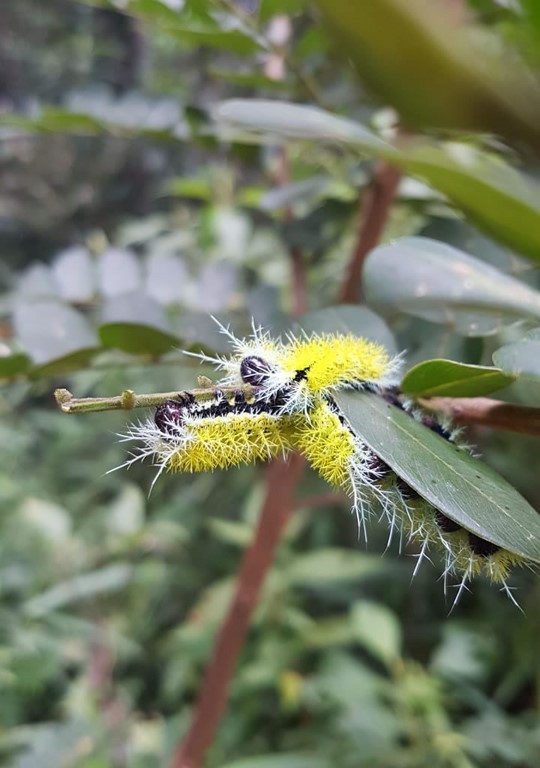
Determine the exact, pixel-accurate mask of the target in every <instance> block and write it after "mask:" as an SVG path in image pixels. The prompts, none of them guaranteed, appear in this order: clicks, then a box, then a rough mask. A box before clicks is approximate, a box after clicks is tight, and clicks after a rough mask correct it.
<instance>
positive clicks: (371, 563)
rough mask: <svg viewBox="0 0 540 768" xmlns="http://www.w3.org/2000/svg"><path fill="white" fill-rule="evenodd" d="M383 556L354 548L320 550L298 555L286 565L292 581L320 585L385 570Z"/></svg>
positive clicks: (288, 578)
mask: <svg viewBox="0 0 540 768" xmlns="http://www.w3.org/2000/svg"><path fill="white" fill-rule="evenodd" d="M384 567H385V566H384V563H383V561H382V560H381V559H380V557H375V556H374V555H366V554H363V553H361V552H356V551H355V550H352V549H337V548H331V547H329V548H327V549H318V550H314V551H312V552H309V553H308V554H305V555H299V556H298V557H296V559H295V560H294V562H293V563H291V565H290V566H289V567H288V568H287V572H286V580H287V581H288V583H289V584H295V585H301V586H304V587H306V586H307V587H312V586H313V587H314V586H317V587H321V586H323V587H324V586H325V585H327V584H328V585H329V584H334V583H336V582H337V583H339V582H341V581H356V580H357V579H362V578H365V577H371V576H373V574H377V573H380V572H381V571H382V570H383V569H384Z"/></svg>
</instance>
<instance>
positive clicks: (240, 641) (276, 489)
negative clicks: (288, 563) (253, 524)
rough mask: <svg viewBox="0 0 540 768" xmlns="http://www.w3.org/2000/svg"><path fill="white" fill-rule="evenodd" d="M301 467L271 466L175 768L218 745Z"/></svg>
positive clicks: (198, 760)
mask: <svg viewBox="0 0 540 768" xmlns="http://www.w3.org/2000/svg"><path fill="white" fill-rule="evenodd" d="M302 467H303V460H302V458H301V457H300V456H298V455H296V454H294V455H293V456H291V458H290V459H289V460H288V461H284V460H281V459H280V460H275V461H273V462H272V463H271V464H270V466H269V468H268V473H267V490H266V498H265V500H264V503H263V507H262V510H261V514H260V518H259V524H258V527H257V531H256V533H255V538H254V539H253V541H252V543H251V546H250V547H249V549H248V550H247V551H246V553H245V555H244V559H243V561H242V565H241V567H240V571H239V573H238V578H237V582H236V590H235V594H234V597H233V600H232V603H231V605H230V607H229V610H228V613H227V616H226V618H225V621H224V623H223V625H222V626H221V629H220V631H219V634H218V637H217V640H216V644H215V647H214V653H213V657H212V659H211V661H210V663H209V665H208V667H207V668H206V672H205V675H204V679H203V683H202V686H201V688H200V690H199V698H198V700H197V704H196V705H195V711H194V714H193V720H192V723H191V726H190V728H189V731H188V732H187V735H186V736H185V738H184V739H183V741H182V742H181V744H180V745H179V747H178V749H177V751H176V752H175V754H174V756H173V760H172V763H171V768H199V766H201V765H202V764H203V761H204V757H205V754H206V752H207V750H208V748H209V747H210V746H211V744H212V743H213V740H214V736H215V733H216V730H217V728H218V726H219V723H220V721H221V718H222V716H223V713H224V711H225V707H226V705H227V699H228V695H229V688H230V682H231V679H232V676H233V674H234V670H235V667H236V664H237V661H238V657H239V655H240V652H241V650H242V647H243V645H244V640H245V637H246V634H247V631H248V627H249V623H250V620H251V616H252V613H253V611H254V609H255V607H256V605H257V601H258V598H259V594H260V591H261V587H262V585H263V582H264V578H265V576H266V574H267V572H268V570H269V568H270V566H271V564H272V560H273V558H274V554H275V551H276V548H277V546H278V544H279V542H280V540H281V537H282V534H283V530H284V528H285V526H286V524H287V522H288V520H289V517H290V513H291V510H292V509H293V506H294V504H293V496H294V490H295V487H296V485H297V482H298V480H299V478H300V474H301V471H302Z"/></svg>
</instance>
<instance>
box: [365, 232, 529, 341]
mask: <svg viewBox="0 0 540 768" xmlns="http://www.w3.org/2000/svg"><path fill="white" fill-rule="evenodd" d="M390 276H391V279H390ZM364 288H365V293H366V296H367V298H368V301H369V302H370V303H372V304H374V305H375V306H379V307H381V308H383V309H384V310H385V311H386V312H388V311H393V312H396V311H399V310H401V311H403V312H407V313H409V314H411V315H415V316H417V317H423V318H424V319H426V320H430V321H432V322H435V323H443V324H446V325H449V326H451V327H452V328H455V329H456V330H458V331H459V332H460V333H462V334H464V335H467V336H485V335H487V334H490V333H494V332H495V331H496V330H497V329H498V328H499V327H500V326H501V325H502V323H503V322H504V321H506V322H511V321H513V320H515V319H518V318H519V319H521V318H523V317H524V316H529V317H534V318H538V317H540V294H539V293H538V292H536V291H534V290H532V289H531V288H529V287H528V286H526V285H524V284H523V283H521V282H520V281H519V280H516V279H515V278H513V277H510V276H509V275H505V274H504V273H502V272H499V271H498V270H497V269H495V268H494V267H492V266H490V265H489V264H486V263H485V262H482V261H480V260H479V259H475V258H473V257H472V256H469V255H468V254H466V253H463V251H459V250H458V249H457V248H452V247H451V246H449V245H446V244H445V243H439V242H437V241H436V240H430V239H429V238H423V237H403V238H401V239H399V240H394V241H393V242H391V243H389V244H388V245H381V246H379V247H378V248H375V250H373V251H372V252H371V253H370V255H369V256H368V258H367V260H366V263H365V267H364Z"/></svg>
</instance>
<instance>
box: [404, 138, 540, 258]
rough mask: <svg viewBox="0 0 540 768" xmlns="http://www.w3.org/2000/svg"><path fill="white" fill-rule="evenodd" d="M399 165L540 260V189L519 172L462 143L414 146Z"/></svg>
mask: <svg viewBox="0 0 540 768" xmlns="http://www.w3.org/2000/svg"><path fill="white" fill-rule="evenodd" d="M398 164H399V165H400V166H401V167H402V168H403V169H404V170H406V171H407V172H408V173H410V174H411V175H413V176H416V177H418V178H421V179H424V180H425V181H427V183H428V184H430V185H431V186H432V187H435V189H438V190H439V191H440V192H443V193H444V194H445V195H446V196H447V197H448V198H449V199H450V200H451V201H452V202H453V203H455V205H457V206H458V207H459V208H460V209H461V210H462V211H463V212H464V213H465V214H466V216H467V218H468V219H469V220H470V221H472V222H473V223H474V224H476V225H477V226H478V227H479V228H481V229H483V230H484V231H485V232H487V233H488V234H490V235H491V236H493V237H494V238H496V239H497V240H500V241H501V242H502V243H506V245H508V246H510V247H511V248H514V249H515V250H517V251H519V252H520V253H524V254H526V255H527V256H528V257H529V258H531V259H533V260H534V261H536V262H538V261H540V187H539V186H538V184H535V183H533V182H532V181H531V180H530V179H528V178H527V177H525V176H524V175H523V174H520V173H519V172H518V171H516V170H515V168H512V167H511V166H510V165H508V164H506V163H504V162H503V161H502V160H501V159H500V158H498V157H495V156H494V155H490V154H488V153H487V152H481V151H480V150H478V149H476V148H474V147H471V146H469V145H467V144H457V143H448V144H441V145H439V146H430V145H427V144H425V145H419V146H417V147H414V146H413V147H412V148H411V149H407V150H405V151H404V152H403V153H402V156H401V159H400V160H399V161H398Z"/></svg>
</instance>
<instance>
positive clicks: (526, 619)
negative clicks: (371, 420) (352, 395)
mask: <svg viewBox="0 0 540 768" xmlns="http://www.w3.org/2000/svg"><path fill="white" fill-rule="evenodd" d="M349 5H351V6H352V8H349V7H348V6H349ZM365 5H371V6H373V10H369V9H365V8H364V6H365ZM430 5H431V7H430V9H429V12H428V11H427V10H426V9H427V6H425V5H424V4H423V3H422V2H421V0H414V2H412V1H411V2H408V3H405V2H398V0H381V1H380V2H378V3H372V4H360V3H359V4H349V3H345V2H341V1H338V0H333V2H332V3H327V2H325V1H323V0H321V2H320V3H318V4H315V5H313V4H311V3H308V2H304V1H303V0H294V2H293V0H242V1H240V0H236V1H234V0H232V1H229V0H110V1H109V2H107V1H106V0H104V1H103V2H99V1H98V0H96V1H95V2H67V0H50V2H48V3H46V4H44V3H41V2H39V0H5V1H4V2H3V3H2V4H1V6H0V61H1V67H0V168H1V173H0V247H1V252H2V257H3V259H2V264H1V266H0V286H1V290H2V294H1V296H0V313H1V318H0V351H1V355H2V356H1V357H0V378H1V379H2V380H3V384H2V388H1V389H0V410H1V413H2V421H1V424H0V432H1V440H0V467H1V470H0V617H1V620H0V690H1V695H0V761H1V763H2V764H5V765H9V766H16V767H17V768H32V767H33V766H39V767H40V768H49V767H50V768H55V767H56V766H74V767H75V766H88V767H89V768H121V767H122V766H130V767H131V766H133V768H147V767H148V768H149V767H150V766H161V765H167V764H169V761H170V760H171V759H173V755H176V758H174V760H175V763H174V764H175V765H177V766H180V765H183V766H192V765H195V764H197V763H195V762H193V761H192V762H189V760H188V758H187V757H186V756H185V755H183V754H182V753H181V748H180V749H179V747H178V746H177V745H178V744H179V743H180V741H181V738H182V737H183V736H184V735H185V734H188V733H189V732H190V731H189V729H190V718H191V715H192V711H193V706H194V703H195V701H196V698H197V693H198V691H199V688H200V685H201V677H202V674H203V670H204V668H205V666H206V665H207V662H208V660H209V659H210V658H211V656H212V648H213V644H214V639H215V637H216V632H217V631H218V627H219V626H220V624H221V622H222V620H223V619H224V617H225V615H226V613H227V609H228V605H229V601H230V599H231V596H232V594H233V586H234V574H235V572H236V570H237V568H238V564H239V562H240V560H241V558H242V553H243V552H244V551H246V550H248V548H249V546H250V543H251V542H252V541H253V537H254V532H255V529H256V524H257V519H258V516H259V512H260V509H261V507H264V499H265V495H266V498H268V494H267V490H266V482H265V472H266V470H265V468H264V467H248V468H241V469H237V470H234V471H230V472H227V473H223V472H216V473H213V474H208V475H200V476H189V477H187V476H174V477H170V476H166V477H162V478H161V480H160V482H159V483H157V484H156V486H155V488H154V490H153V493H152V495H151V496H149V495H148V492H149V489H150V484H151V480H152V476H153V470H152V469H151V468H150V467H149V466H148V465H145V466H142V465H136V466H133V467H132V468H131V470H130V472H129V473H127V472H126V471H125V470H121V471H118V472H115V473H112V474H107V473H108V470H110V469H111V468H113V467H116V466H118V465H120V464H121V463H122V462H123V461H124V460H125V449H124V447H122V446H120V445H119V444H118V442H117V438H116V436H115V433H117V432H121V431H124V430H125V428H126V423H127V422H128V421H129V420H130V416H129V415H126V414H124V413H107V414H95V415H87V416H79V417H66V416H62V415H61V414H60V413H59V412H58V411H57V410H56V409H55V407H54V403H53V400H52V392H53V390H54V388H55V387H58V386H69V388H70V389H71V390H72V391H73V392H75V393H76V394H77V395H78V396H85V395H88V396H90V395H114V394H117V393H119V392H120V391H122V390H123V389H125V388H130V389H134V390H136V391H137V392H139V391H140V392H145V391H146V392H151V391H163V390H165V391H168V390H173V389H181V388H184V387H190V386H193V385H194V384H195V382H196V377H197V376H198V375H200V374H201V373H208V370H207V369H206V368H204V367H200V366H199V365H198V364H195V363H194V362H193V361H192V360H191V359H189V358H186V357H184V356H183V355H182V354H181V353H180V351H179V350H181V349H197V350H198V349H200V348H201V347H202V348H205V349H209V350H210V349H211V350H216V351H218V352H225V351H226V345H225V344H224V339H223V337H222V336H220V335H219V333H218V332H217V330H216V327H215V325H214V324H213V323H212V321H211V320H210V318H209V315H210V314H214V315H216V316H218V317H219V319H220V320H221V321H222V322H224V323H230V324H231V325H232V327H233V328H234V329H235V330H236V331H237V332H238V333H240V334H242V333H245V332H247V331H249V327H250V322H251V318H254V320H255V322H257V323H261V324H262V325H264V326H265V327H267V328H270V329H271V330H272V331H273V333H276V334H277V333H279V332H281V331H283V330H286V329H288V328H291V327H292V326H294V324H295V322H297V320H298V318H299V317H300V316H301V320H300V322H301V323H302V325H303V326H304V327H305V328H307V329H315V330H321V329H325V330H344V329H349V330H352V331H353V332H355V333H359V334H366V335H371V336H376V337H377V338H382V339H383V340H384V341H385V343H387V345H388V346H389V347H390V348H393V349H396V350H397V349H406V350H407V369H410V368H412V367H413V366H414V365H415V364H418V363H421V362H423V361H426V360H430V359H433V358H451V359H453V360H456V361H459V362H460V363H465V364H471V365H483V366H489V369H486V370H487V371H488V373H489V377H491V378H490V379H489V381H490V383H488V384H487V385H486V384H485V379H482V380H480V379H481V377H477V376H476V374H475V370H478V369H471V368H467V369H465V368H463V369H460V371H461V372H459V373H458V374H455V372H454V373H453V374H452V376H453V378H452V377H450V375H449V374H448V372H447V371H446V370H445V371H441V369H440V368H437V367H435V369H434V370H433V369H431V370H429V371H428V373H427V374H425V373H424V374H423V378H422V377H421V378H420V381H419V379H418V376H417V377H416V379H415V378H414V377H413V376H412V374H410V377H409V385H410V388H409V391H410V392H411V394H413V395H415V396H421V395H426V394H449V395H459V396H462V395H465V396H474V395H485V394H488V393H490V392H491V391H492V390H495V389H497V388H500V387H502V386H503V385H508V382H509V381H510V380H512V382H513V383H512V384H511V385H510V386H506V388H505V389H502V390H500V393H498V394H497V397H500V398H501V399H502V400H503V401H506V402H509V403H514V404H518V405H523V406H532V407H540V386H539V383H538V379H539V377H540V352H539V349H540V336H539V335H538V334H539V331H538V329H537V326H538V325H540V323H539V317H540V294H539V293H538V288H539V287H540V280H539V271H538V268H537V266H535V264H538V261H539V259H540V235H539V233H540V192H539V188H538V185H537V180H536V176H537V175H538V158H539V156H540V138H539V130H538V126H539V125H540V121H539V120H537V117H538V112H539V111H540V100H539V99H538V78H537V75H538V72H537V70H536V69H535V68H536V67H537V66H538V62H539V53H538V52H539V50H540V20H539V14H538V10H537V5H536V3H535V0H521V2H519V1H518V0H516V2H512V3H509V2H497V1H496V0H471V2H470V3H469V4H467V3H466V2H457V3H456V2H450V0H448V1H447V2H442V0H441V2H438V3H431V4H430ZM439 11H440V14H441V15H439ZM445 13H446V14H448V16H447V17H445V16H444V15H443V14H445ZM431 14H433V16H432V15H431ZM454 26H455V29H454ZM442 31H444V34H442ZM344 51H345V52H346V53H347V54H348V59H347V60H345V59H343V58H342V53H343V52H344ZM358 73H359V74H360V80H358V79H357V74H358ZM231 100H232V101H231ZM270 100H271V102H270ZM298 105H304V106H303V107H302V106H298ZM313 108H317V110H319V111H317V112H314V111H313ZM353 121H354V122H353ZM413 132H414V133H413ZM412 236H415V237H412ZM418 236H420V237H422V238H430V239H419V238H418ZM396 238H404V239H398V240H396ZM379 239H380V240H381V241H382V242H383V243H385V244H386V245H383V246H382V247H380V248H378V249H376V250H375V251H372V250H371V249H372V248H373V247H374V246H375V245H376V244H377V242H378V241H379ZM435 240H436V241H438V242H437V243H436V242H434V241H435ZM445 246H451V247H452V249H453V250H448V248H446V247H445ZM370 251H371V254H370V256H369V259H368V260H367V261H365V257H366V255H367V254H368V252H370ZM471 256H472V257H473V258H472V259H471V258H470V257H471ZM486 265H488V266H487V267H486ZM361 296H364V298H365V300H366V301H367V303H368V304H369V308H368V306H367V305H362V306H359V305H358V304H357V303H356V302H357V300H358V299H359V298H360V297H361ZM306 312H308V314H306ZM493 362H495V365H496V366H497V368H494V367H493ZM418 370H420V371H421V372H422V371H425V370H426V369H416V371H418ZM486 370H484V371H483V373H485V372H486ZM467 376H468V377H469V379H468V380H467V381H466V380H465V379H466V378H467ZM456 381H457V385H456ZM533 426H534V425H533ZM531 431H534V430H533V429H531ZM537 434H538V431H537ZM471 441H473V442H474V443H475V444H478V445H479V446H480V450H481V452H482V454H483V457H484V460H485V461H486V462H487V463H488V464H490V465H491V466H493V467H494V468H496V469H497V470H498V471H499V472H500V473H501V474H502V475H503V476H504V477H506V478H507V479H508V480H509V481H510V482H511V483H512V484H513V485H514V486H515V487H516V488H517V489H518V490H519V491H520V492H521V493H522V494H523V495H524V497H525V498H526V499H528V500H529V501H530V502H531V504H533V505H534V506H535V507H536V508H537V509H538V508H540V489H539V486H538V477H537V475H538V462H537V460H536V461H535V460H534V457H535V456H537V455H538V442H537V441H538V438H537V437H536V438H535V437H534V436H531V435H523V434H516V433H515V432H513V431H495V430H491V429H487V428H482V427H476V428H474V429H471ZM295 498H296V502H295V510H294V514H293V515H292V516H291V517H290V518H283V520H282V523H283V527H284V534H283V537H282V540H281V541H280V542H279V550H278V551H277V554H276V557H275V562H274V563H273V565H272V567H271V568H270V570H269V573H268V574H267V578H266V580H265V583H264V587H263V589H262V592H261V595H260V599H259V601H258V604H257V607H256V611H255V614H254V618H253V623H252V628H251V631H250V633H249V636H248V638H247V641H246V644H245V647H244V649H243V651H242V656H241V660H240V664H239V666H238V668H237V671H236V674H235V676H234V678H233V680H232V685H231V690H230V700H229V707H228V710H227V712H226V714H225V717H224V719H223V720H222V722H221V724H220V727H219V730H218V732H217V736H216V738H215V739H214V740H213V742H212V744H211V748H210V750H209V752H208V753H207V755H206V762H205V765H208V766H222V767H223V768H225V767H227V768H233V766H235V767H236V768H304V766H305V768H308V767H309V768H326V767H327V766H330V765H336V764H337V765H339V766H340V767H341V766H343V768H349V766H350V768H359V767H360V766H370V767H372V766H377V767H380V768H385V767H388V768H396V767H397V766H403V768H406V767H407V766H410V767H411V768H413V767H414V768H422V767H423V766H425V768H428V767H429V768H435V767H436V766H441V768H442V767H445V768H446V767H448V768H461V767H463V768H465V767H469V766H488V765H490V766H491V765H497V766H516V768H518V767H519V768H534V766H537V765H538V764H539V763H540V722H539V718H538V712H539V708H540V660H539V655H538V641H539V636H540V634H539V633H540V611H539V610H538V605H539V603H540V586H539V584H538V581H537V579H536V578H535V575H534V574H531V573H529V572H528V571H524V572H522V573H519V574H516V576H515V578H514V579H513V584H515V585H516V586H517V588H518V592H517V594H518V595H519V601H520V605H521V606H522V608H523V611H524V613H523V614H522V613H519V612H518V611H517V610H516V609H515V607H514V606H513V605H512V604H511V603H510V601H509V600H507V599H505V597H504V596H503V595H502V594H500V593H499V592H498V591H497V589H496V588H494V587H492V586H490V585H488V584H487V583H484V582H482V581H478V582H477V583H474V585H473V587H472V589H471V591H470V593H466V594H464V595H463V597H462V599H461V601H460V603H459V604H458V606H457V608H455V610H454V611H453V612H452V613H451V615H449V608H450V606H451V601H450V602H448V601H447V600H445V597H444V595H443V590H442V585H441V583H440V581H439V575H440V573H441V566H440V563H439V562H437V558H436V556H434V559H435V563H434V565H435V567H432V565H431V564H429V563H426V564H425V565H424V566H423V568H422V569H421V571H420V572H419V574H418V575H417V576H416V577H415V580H414V582H413V583H412V585H411V583H410V581H411V575H412V571H413V570H414V566H415V564H416V558H415V554H417V550H416V549H415V547H413V546H410V547H406V548H405V552H404V553H402V554H401V556H400V555H399V552H398V544H397V542H393V543H391V544H390V546H389V547H388V549H387V551H386V554H385V556H384V557H381V553H382V552H383V550H385V548H386V544H387V541H386V539H387V533H386V531H384V530H381V529H380V527H378V526H377V525H376V524H374V525H373V526H371V529H370V531H369V545H368V546H364V545H362V546H359V544H358V541H357V530H356V522H355V520H354V519H353V518H352V516H351V515H350V514H349V509H348V503H347V501H346V500H344V499H342V498H341V497H340V496H339V495H336V494H334V493H329V491H328V489H327V488H325V487H324V485H323V484H322V483H321V482H320V481H318V480H317V478H316V477H315V476H314V475H312V474H311V473H310V472H308V471H304V472H303V474H302V478H301V480H300V481H299V487H298V488H296V493H295ZM516 514H517V512H516ZM278 533H279V532H278ZM276 536H277V538H279V536H278V534H276ZM276 543H277V541H276ZM263 575H264V574H263ZM206 746H208V745H206ZM188 757H189V756H188ZM182 760H184V762H182Z"/></svg>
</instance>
